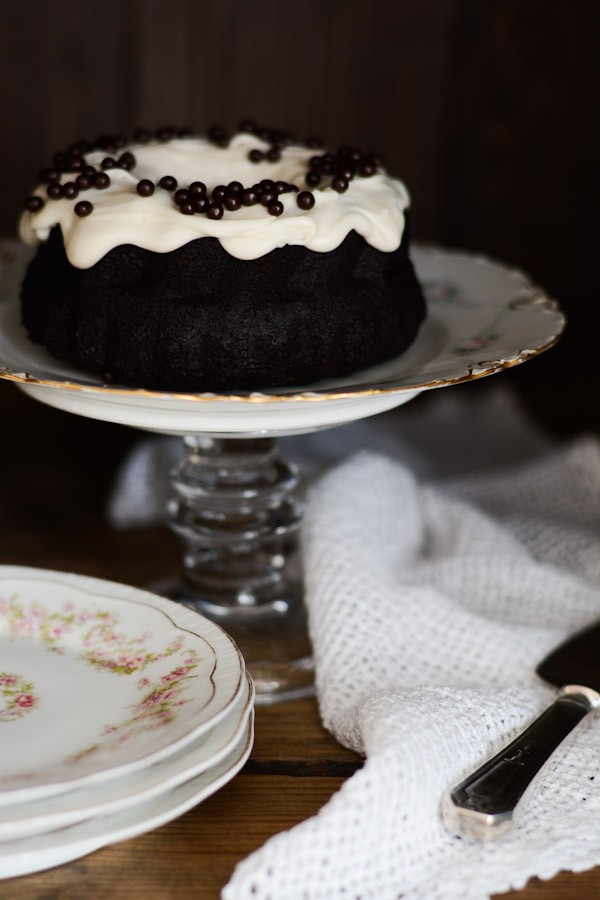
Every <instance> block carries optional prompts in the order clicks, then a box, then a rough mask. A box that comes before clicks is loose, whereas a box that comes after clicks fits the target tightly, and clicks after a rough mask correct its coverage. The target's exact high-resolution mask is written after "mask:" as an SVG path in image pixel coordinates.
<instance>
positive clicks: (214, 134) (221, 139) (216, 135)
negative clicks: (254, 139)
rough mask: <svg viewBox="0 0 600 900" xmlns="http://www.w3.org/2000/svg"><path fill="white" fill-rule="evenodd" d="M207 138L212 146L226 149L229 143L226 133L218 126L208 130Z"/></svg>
mask: <svg viewBox="0 0 600 900" xmlns="http://www.w3.org/2000/svg"><path fill="white" fill-rule="evenodd" d="M208 136H209V138H210V140H211V141H212V142H213V144H217V145H218V146H219V147H226V146H227V144H228V143H229V138H228V136H227V132H226V131H225V130H224V129H223V128H221V126H220V125H213V127H212V128H209V131H208Z"/></svg>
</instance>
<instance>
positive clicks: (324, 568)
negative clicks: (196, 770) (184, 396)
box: [223, 391, 600, 900]
mask: <svg viewBox="0 0 600 900" xmlns="http://www.w3.org/2000/svg"><path fill="white" fill-rule="evenodd" d="M457 393H460V392H457ZM463 396H464V401H463V398H462V397H461V398H460V399H459V400H454V399H449V400H448V401H446V399H445V398H444V400H443V401H440V402H439V403H438V402H437V401H436V402H435V403H433V404H431V405H430V407H428V408H427V409H425V410H424V412H423V413H420V412H418V413H417V414H416V416H414V417H411V415H408V413H404V416H405V419H404V420H403V419H402V417H401V411H398V415H397V416H387V417H386V416H380V417H377V418H376V419H374V420H372V422H363V423H357V425H355V426H352V427H351V428H350V429H349V430H348V431H347V437H348V440H343V439H342V440H340V439H339V436H337V440H336V435H335V431H333V432H330V433H329V436H327V437H325V436H324V435H321V436H319V435H315V436H311V437H310V438H305V439H295V440H297V443H296V445H295V449H296V450H297V451H298V453H299V455H300V456H303V462H304V463H306V464H307V465H308V464H309V463H310V460H311V459H312V460H313V463H314V465H313V469H312V472H313V475H315V476H316V475H317V473H319V472H323V471H324V472H325V474H321V475H320V477H317V480H316V481H315V482H314V483H313V485H312V488H311V490H310V493H309V498H308V504H307V512H306V519H305V523H304V528H303V552H304V565H305V578H306V591H307V604H308V608H309V619H310V629H311V636H312V640H313V644H314V652H315V662H316V671H317V691H318V700H319V705H320V710H321V714H322V718H323V721H324V723H325V725H326V727H327V728H328V729H329V730H330V731H331V732H332V733H333V734H334V735H335V736H336V737H337V738H338V740H340V741H341V742H342V743H344V744H345V745H347V746H349V747H351V748H353V749H354V750H356V751H358V752H359V753H362V754H364V755H365V756H366V761H365V763H364V766H363V767H362V768H361V769H360V770H359V771H358V772H357V773H356V774H355V775H354V776H352V777H351V778H350V779H349V780H348V781H347V782H345V783H344V785H343V787H342V788H341V790H340V791H339V793H337V794H336V795H335V796H334V797H333V798H332V799H331V800H330V802H329V803H328V804H327V805H326V806H325V807H324V808H323V809H322V810H321V811H320V813H319V814H318V815H317V816H316V817H314V818H313V819H310V820H308V821H305V822H303V823H302V824H300V825H298V826H297V827H296V828H294V829H292V830H291V831H289V832H286V833H282V834H279V835H276V836H275V837H274V838H272V839H271V840H270V841H269V842H268V843H267V844H266V845H265V846H264V847H263V848H262V849H260V850H258V851H257V852H256V853H255V854H253V855H252V856H251V857H249V858H248V859H247V860H244V861H243V862H242V863H240V864H239V865H238V867H237V869H236V871H235V873H234V875H233V877H232V879H231V881H230V883H229V885H228V886H227V887H226V888H225V889H224V891H223V898H224V900H245V898H253V900H266V898H271V900H287V898H289V900H301V898H307V900H317V898H324V900H325V898H344V900H350V898H361V900H368V898H373V900H393V898H398V897H403V898H405V900H454V898H464V900H483V898H487V897H489V896H490V895H491V894H493V893H499V892H502V891H506V890H508V889H509V888H511V887H512V888H514V887H522V886H523V885H525V883H526V882H527V881H528V879H529V878H530V877H532V876H534V875H537V876H539V877H541V878H549V877H551V876H552V875H554V874H555V873H557V872H558V871H560V870H561V869H568V870H573V871H578V870H582V869H585V868H589V867H592V866H595V865H599V864H600V753H599V751H598V748H599V747H600V722H599V721H597V720H594V719H593V718H592V717H588V719H587V720H586V721H585V722H584V723H583V724H582V725H581V726H579V728H578V730H577V732H576V733H575V734H574V735H573V736H572V738H571V739H570V740H569V742H567V743H566V744H565V745H563V746H562V747H561V748H559V750H558V751H557V752H556V754H555V755H554V756H553V757H552V759H551V761H550V763H549V764H548V766H547V767H546V768H545V769H544V771H543V772H542V774H541V775H540V776H539V778H538V779H537V781H536V782H535V784H534V787H533V789H532V790H531V792H530V793H528V794H527V795H526V798H525V799H524V801H523V803H522V804H521V807H520V809H519V813H518V816H517V821H516V823H515V828H514V831H513V833H512V834H511V835H510V836H509V837H507V838H504V839H500V840H497V841H494V842H486V843H481V842H478V841H476V840H474V839H467V838H458V837H456V836H454V835H452V834H450V833H449V832H448V831H447V830H446V828H445V827H444V825H443V823H442V821H441V818H440V814H439V809H440V802H441V799H442V797H443V795H444V794H445V792H446V791H447V790H448V789H449V788H451V787H452V786H453V785H455V784H456V783H457V781H459V780H460V779H461V777H462V776H464V775H465V774H467V773H468V772H470V771H471V770H472V769H473V768H474V767H476V766H477V765H478V764H479V763H481V762H482V761H483V760H484V759H485V758H486V757H488V756H489V755H491V754H492V753H493V752H495V751H497V750H498V749H500V747H501V746H502V745H503V744H504V743H506V742H507V741H508V740H510V739H512V738H513V737H514V736H515V735H516V734H517V733H518V731H519V730H521V729H522V728H523V727H524V726H525V725H526V724H527V723H528V721H530V720H531V719H532V718H533V717H534V716H535V715H536V714H537V713H539V712H540V711H541V710H542V709H543V707H544V705H545V704H547V703H548V702H549V701H550V700H551V699H552V697H553V695H554V692H553V690H552V689H551V688H549V687H548V686H546V685H544V684H543V683H542V682H541V680H540V679H539V678H538V677H537V676H536V675H535V674H534V669H535V665H536V664H537V662H538V661H539V660H540V659H541V658H542V657H543V656H544V655H545V654H546V653H547V652H548V651H549V650H550V649H551V648H552V647H554V646H555V645H556V644H557V643H558V642H560V641H561V640H562V639H564V638H565V637H566V636H567V635H569V634H570V633H572V632H573V631H575V630H577V629H579V628H581V627H583V626H585V625H587V624H589V623H590V622H592V621H594V620H595V619H596V618H598V617H599V616H600V445H599V443H598V442H597V441H596V440H594V439H593V438H588V437H582V438H581V439H578V440H575V441H570V442H569V443H566V444H561V445H560V446H555V445H554V444H552V443H550V442H546V441H545V440H544V438H543V437H542V436H541V435H539V434H537V433H536V432H535V431H533V430H531V429H530V428H529V427H528V425H527V423H526V421H525V420H524V419H523V417H522V416H521V415H520V413H519V410H518V408H517V407H516V406H515V405H514V403H513V401H512V400H511V398H510V397H507V396H506V395H504V394H498V393H497V392H494V391H492V392H491V393H490V395H489V399H488V400H484V401H483V403H482V401H481V400H478V401H476V402H475V403H473V402H470V401H471V398H467V396H466V394H465V395H463ZM478 404H479V406H478ZM416 406H417V404H415V409H416ZM403 421H404V422H406V429H404V428H403V425H402V422H403ZM353 429H354V430H353ZM326 434H327V433H326ZM353 438H354V440H353ZM360 446H363V447H367V448H372V447H377V448H378V452H374V451H373V450H372V449H367V450H363V451H362V452H360V451H359V452H358V453H353V452H352V450H353V448H355V447H360ZM381 451H383V452H381ZM348 454H350V455H348Z"/></svg>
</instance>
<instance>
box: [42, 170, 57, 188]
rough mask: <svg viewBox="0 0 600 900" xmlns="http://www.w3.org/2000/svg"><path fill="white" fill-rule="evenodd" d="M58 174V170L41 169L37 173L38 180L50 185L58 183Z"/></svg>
mask: <svg viewBox="0 0 600 900" xmlns="http://www.w3.org/2000/svg"><path fill="white" fill-rule="evenodd" d="M59 178H60V172H59V171H58V169H42V170H41V171H40V172H38V180H39V181H42V182H43V183H44V184H50V182H51V181H58V179H59Z"/></svg>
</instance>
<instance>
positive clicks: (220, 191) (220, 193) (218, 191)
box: [211, 184, 227, 200]
mask: <svg viewBox="0 0 600 900" xmlns="http://www.w3.org/2000/svg"><path fill="white" fill-rule="evenodd" d="M226 193H227V188H226V187H225V185H224V184H218V185H217V186H216V188H214V189H213V192H212V194H211V198H212V200H222V199H223V197H224V196H225V194H226Z"/></svg>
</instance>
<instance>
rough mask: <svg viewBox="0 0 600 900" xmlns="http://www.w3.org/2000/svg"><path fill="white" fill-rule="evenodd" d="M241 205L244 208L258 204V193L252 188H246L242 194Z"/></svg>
mask: <svg viewBox="0 0 600 900" xmlns="http://www.w3.org/2000/svg"><path fill="white" fill-rule="evenodd" d="M242 203H243V204H244V206H254V205H255V204H256V203H258V191H255V190H254V188H246V190H245V191H244V193H243V194H242Z"/></svg>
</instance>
